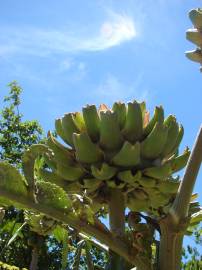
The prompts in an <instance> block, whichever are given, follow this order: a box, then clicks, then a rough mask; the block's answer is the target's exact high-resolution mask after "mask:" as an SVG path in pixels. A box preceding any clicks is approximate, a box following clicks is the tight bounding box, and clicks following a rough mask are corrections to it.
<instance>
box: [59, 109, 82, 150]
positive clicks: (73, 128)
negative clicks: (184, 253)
mask: <svg viewBox="0 0 202 270" xmlns="http://www.w3.org/2000/svg"><path fill="white" fill-rule="evenodd" d="M62 128H63V130H64V134H65V136H66V140H67V142H68V144H69V145H71V146H74V144H73V133H79V128H78V126H77V125H76V124H75V122H74V115H73V113H68V114H65V115H64V116H63V117H62Z"/></svg>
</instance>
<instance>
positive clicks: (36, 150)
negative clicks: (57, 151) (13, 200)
mask: <svg viewBox="0 0 202 270" xmlns="http://www.w3.org/2000/svg"><path fill="white" fill-rule="evenodd" d="M43 154H49V155H51V154H52V152H51V150H50V149H49V148H48V146H46V145H43V144H34V145H32V146H31V147H30V148H29V149H28V150H27V151H25V152H24V154H23V157H22V168H23V172H24V175H25V178H26V180H27V183H28V185H29V188H30V189H31V190H33V188H34V183H35V176H34V173H35V171H34V169H35V161H36V159H37V158H38V157H39V156H40V155H43ZM37 163H39V161H37Z"/></svg>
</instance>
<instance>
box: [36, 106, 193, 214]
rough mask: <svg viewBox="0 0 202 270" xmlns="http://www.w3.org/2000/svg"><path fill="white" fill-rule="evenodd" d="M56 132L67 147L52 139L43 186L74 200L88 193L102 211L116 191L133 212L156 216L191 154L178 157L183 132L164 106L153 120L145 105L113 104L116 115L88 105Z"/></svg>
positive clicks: (63, 121)
mask: <svg viewBox="0 0 202 270" xmlns="http://www.w3.org/2000/svg"><path fill="white" fill-rule="evenodd" d="M55 128H56V132H57V135H58V136H60V137H61V139H62V140H63V141H64V142H65V144H67V145H64V144H62V143H60V142H59V141H58V140H56V138H54V137H53V135H52V134H51V133H50V132H49V133H48V140H47V146H48V147H49V148H50V150H52V152H53V154H52V155H47V154H46V153H44V155H43V159H44V161H45V165H44V167H42V168H40V170H38V175H39V177H40V180H43V181H46V182H50V183H52V184H56V185H57V186H60V187H61V188H62V189H64V190H65V191H66V192H67V193H70V194H72V192H73V191H75V192H76V193H77V194H82V192H85V193H86V194H87V195H88V196H89V197H90V198H91V199H92V200H93V201H95V202H99V203H100V205H101V204H102V203H107V201H108V200H109V198H110V190H111V189H115V188H117V189H120V190H122V191H123V193H124V194H125V195H126V204H127V206H128V207H129V208H130V209H131V210H133V211H150V212H152V211H155V213H156V212H157V210H158V208H159V207H163V206H165V205H167V204H169V202H170V201H172V200H173V196H174V195H175V194H176V192H177V189H178V186H179V182H178V183H176V181H175V182H174V181H173V178H172V177H171V175H172V174H173V173H175V172H177V171H178V170H180V169H182V168H183V167H184V166H185V165H186V162H187V160H188V157H189V150H188V149H187V150H186V151H185V153H183V154H182V155H180V156H178V147H179V144H180V142H181V140H182V137H183V133H184V130H183V127H182V126H181V125H179V124H178V123H177V120H176V118H175V117H174V116H172V115H170V116H168V117H167V118H166V119H165V120H164V110H163V108H162V106H160V107H156V108H155V110H154V114H153V116H152V117H151V119H150V118H149V112H148V111H147V110H146V104H145V102H137V101H133V102H129V103H128V104H124V103H121V102H115V103H114V104H113V106H112V109H109V108H107V107H106V106H105V105H104V104H102V105H101V106H100V108H99V109H98V110H97V109H96V107H95V106H94V105H87V106H86V107H84V108H83V109H82V113H79V112H76V113H68V114H65V115H64V116H63V117H62V118H60V119H57V120H56V122H55ZM74 186H75V187H74ZM161 193H162V194H161ZM154 194H155V195H154Z"/></svg>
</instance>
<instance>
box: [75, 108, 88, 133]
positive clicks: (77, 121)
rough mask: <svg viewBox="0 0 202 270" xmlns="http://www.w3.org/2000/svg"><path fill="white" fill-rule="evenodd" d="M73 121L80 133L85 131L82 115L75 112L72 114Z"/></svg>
mask: <svg viewBox="0 0 202 270" xmlns="http://www.w3.org/2000/svg"><path fill="white" fill-rule="evenodd" d="M72 116H73V121H74V123H75V125H76V126H77V128H78V129H79V131H80V132H83V131H86V125H85V122H84V118H83V114H82V113H80V112H75V113H73V114H72Z"/></svg>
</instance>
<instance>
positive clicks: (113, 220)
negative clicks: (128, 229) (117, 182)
mask: <svg viewBox="0 0 202 270" xmlns="http://www.w3.org/2000/svg"><path fill="white" fill-rule="evenodd" d="M109 224H110V231H111V232H112V233H113V234H114V236H115V237H120V238H123V237H124V235H125V199H124V195H123V194H122V192H121V190H120V189H111V193H110V202H109ZM110 269H111V270H115V269H116V270H124V260H123V258H121V257H120V256H119V255H118V254H116V253H114V252H113V251H111V250H110Z"/></svg>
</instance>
